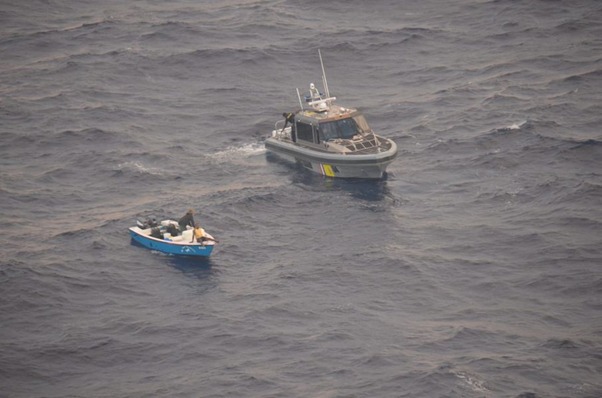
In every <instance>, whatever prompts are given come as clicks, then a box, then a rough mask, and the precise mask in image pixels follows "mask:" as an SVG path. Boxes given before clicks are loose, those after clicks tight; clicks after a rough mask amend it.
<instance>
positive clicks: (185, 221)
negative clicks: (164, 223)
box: [178, 209, 194, 232]
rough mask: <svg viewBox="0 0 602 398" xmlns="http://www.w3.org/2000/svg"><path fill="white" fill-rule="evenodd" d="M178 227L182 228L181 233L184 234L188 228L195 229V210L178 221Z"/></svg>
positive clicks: (190, 210)
mask: <svg viewBox="0 0 602 398" xmlns="http://www.w3.org/2000/svg"><path fill="white" fill-rule="evenodd" d="M178 225H179V226H180V231H182V232H184V231H186V229H187V228H186V227H187V226H189V225H190V226H191V227H194V210H192V209H189V210H188V211H187V212H186V214H184V215H183V216H182V218H180V219H179V220H178Z"/></svg>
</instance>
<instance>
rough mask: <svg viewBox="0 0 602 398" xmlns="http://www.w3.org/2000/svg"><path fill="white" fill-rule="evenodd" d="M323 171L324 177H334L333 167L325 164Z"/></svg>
mask: <svg viewBox="0 0 602 398" xmlns="http://www.w3.org/2000/svg"><path fill="white" fill-rule="evenodd" d="M322 169H323V170H324V175H326V176H328V177H334V171H333V170H332V166H331V165H329V164H323V165H322Z"/></svg>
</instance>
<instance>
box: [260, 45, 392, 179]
mask: <svg viewBox="0 0 602 398" xmlns="http://www.w3.org/2000/svg"><path fill="white" fill-rule="evenodd" d="M318 54H319V56H320V64H321V66H322V84H323V86H324V93H321V92H320V91H319V90H318V89H317V87H316V86H315V84H313V83H311V84H310V88H309V94H307V95H305V96H304V97H305V104H304V103H303V101H302V100H301V95H300V94H299V89H297V96H298V97H299V104H300V105H301V109H300V110H298V111H297V112H294V113H284V114H283V116H284V120H279V121H278V122H276V124H275V126H274V130H273V131H272V134H271V136H270V137H268V138H267V139H266V140H265V148H266V150H267V152H268V153H272V154H275V155H277V156H278V157H280V158H283V159H285V160H288V161H291V162H295V163H299V164H301V165H302V166H303V167H305V168H307V169H310V170H312V171H314V172H316V173H318V174H322V175H325V176H328V177H338V178H374V179H380V178H383V176H384V175H385V171H386V169H387V166H388V165H389V164H390V163H391V162H392V161H393V159H395V157H396V156H397V145H396V144H395V142H393V141H392V140H390V139H388V138H384V137H382V136H379V135H376V134H375V133H374V132H373V131H372V129H371V128H370V127H369V126H368V123H367V122H366V119H365V118H364V116H363V115H362V113H361V112H360V111H358V110H357V109H355V108H345V107H342V106H339V105H336V104H335V103H334V101H335V100H336V97H331V96H330V93H329V91H328V83H327V82H326V75H325V73H324V63H323V62H322V54H320V52H319V50H318Z"/></svg>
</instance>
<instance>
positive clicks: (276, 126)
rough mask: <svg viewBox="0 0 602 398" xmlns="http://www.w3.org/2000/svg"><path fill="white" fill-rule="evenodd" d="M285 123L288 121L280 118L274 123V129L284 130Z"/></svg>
mask: <svg viewBox="0 0 602 398" xmlns="http://www.w3.org/2000/svg"><path fill="white" fill-rule="evenodd" d="M284 123H286V121H284V120H278V121H277V122H276V123H274V130H282V128H283V127H284Z"/></svg>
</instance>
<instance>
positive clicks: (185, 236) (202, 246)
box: [129, 220, 217, 257]
mask: <svg viewBox="0 0 602 398" xmlns="http://www.w3.org/2000/svg"><path fill="white" fill-rule="evenodd" d="M137 224H138V225H137V226H135V227H130V228H129V231H130V235H131V237H132V240H134V241H135V242H137V243H139V244H141V245H142V246H144V247H146V248H148V249H151V250H156V251H158V252H161V253H165V254H171V255H175V256H186V257H209V256H210V255H211V252H212V251H213V249H214V247H215V244H216V242H217V241H216V240H215V239H214V238H213V236H211V235H210V234H208V233H207V232H205V240H204V241H203V242H202V243H199V242H196V241H194V239H193V228H192V227H190V226H188V227H187V228H186V230H184V231H180V230H179V228H178V222H177V221H173V220H164V221H161V222H160V223H155V224H154V225H153V224H151V225H149V224H148V223H142V222H140V221H138V223H137Z"/></svg>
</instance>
